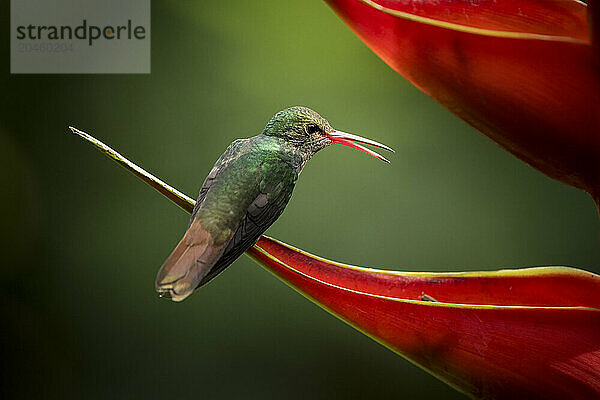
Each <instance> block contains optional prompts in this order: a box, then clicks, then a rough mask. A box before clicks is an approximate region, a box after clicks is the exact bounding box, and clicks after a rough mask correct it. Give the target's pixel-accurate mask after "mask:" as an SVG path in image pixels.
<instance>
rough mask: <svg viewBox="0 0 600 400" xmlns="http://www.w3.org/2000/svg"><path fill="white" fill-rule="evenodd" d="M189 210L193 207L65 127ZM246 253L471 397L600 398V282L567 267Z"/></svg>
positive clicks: (283, 249)
mask: <svg viewBox="0 0 600 400" xmlns="http://www.w3.org/2000/svg"><path fill="white" fill-rule="evenodd" d="M71 129H72V130H73V132H75V133H77V134H78V135H80V136H81V137H82V138H84V139H85V140H87V141H88V142H90V143H92V144H94V146H96V147H97V148H98V149H99V150H100V151H101V152H102V153H104V154H106V155H107V156H109V157H110V158H112V159H113V160H115V161H116V162H118V163H119V164H120V165H122V166H123V167H124V168H126V169H127V170H128V171H130V172H132V173H133V174H134V175H136V176H137V177H138V178H140V179H141V180H143V181H144V182H146V183H148V184H149V185H150V186H152V187H153V188H155V189H156V190H158V191H159V192H160V193H162V194H163V195H165V196H166V197H167V198H169V199H170V200H171V201H173V202H174V203H176V204H177V205H179V206H180V207H181V208H183V209H184V210H186V211H187V212H192V210H193V208H194V200H192V199H190V198H189V197H187V196H186V195H184V194H183V193H181V192H179V191H177V190H176V189H174V188H173V187H171V186H169V185H167V184H166V183H164V182H162V181H161V180H159V179H158V178H156V177H154V176H152V175H151V174H149V173H148V172H146V171H144V170H143V169H141V168H140V167H138V166H137V165H135V164H133V163H132V162H131V161H129V160H127V159H126V158H125V157H123V156H122V155H120V154H119V153H117V152H116V151H114V150H113V149H111V148H110V147H108V146H107V145H105V144H104V143H102V142H100V141H99V140H97V139H95V138H93V137H91V136H89V135H87V134H86V133H84V132H81V131H79V130H77V129H75V128H71ZM248 254H249V255H250V256H251V257H252V258H254V259H255V260H256V261H257V262H258V263H260V264H261V265H263V266H264V267H265V268H266V269H267V270H269V271H271V272H272V273H273V274H275V275H276V276H278V277H279V278H281V279H282V280H283V281H284V282H286V283H287V284H289V285H290V286H292V287H294V288H295V289H296V290H298V291H299V292H300V293H302V294H304V295H305V296H307V297H308V298H310V299H311V300H313V301H314V302H315V303H317V304H318V305H320V306H321V307H323V308H325V309H326V310H328V311H330V312H331V313H333V314H334V315H336V316H337V317H339V318H341V319H342V320H344V321H346V322H347V323H349V324H350V325H352V326H353V327H355V328H356V329H358V330H360V331H361V332H363V333H365V334H366V335H368V336H369V337H371V338H373V339H374V340H376V341H377V342H379V343H381V344H383V345H385V346H387V347H388V348H390V349H391V350H393V351H395V352H397V353H398V354H401V355H402V356H404V357H406V358H407V359H409V360H411V361H412V362H414V363H416V364H417V365H419V366H421V367H422V368H424V369H425V370H427V371H429V372H430V373H432V374H433V375H435V376H437V377H438V378H440V379H442V380H443V381H445V382H447V383H448V384H450V385H451V386H453V387H455V388H456V389H458V390H460V391H462V392H464V393H466V394H468V395H470V396H471V397H475V398H490V399H521V398H536V399H537V398H544V399H566V398H568V399H597V398H600V276H598V275H595V274H592V273H589V272H585V271H582V270H578V269H574V268H566V267H545V268H529V269H521V270H503V271H490V272H454V273H422V272H397V271H384V270H375V269H369V268H360V267H353V266H350V265H343V264H338V263H335V262H332V261H328V260H325V259H322V258H319V257H316V256H312V255H310V254H308V253H306V252H303V251H302V250H298V249H295V248H293V247H290V246H288V245H285V244H283V243H281V242H278V241H276V240H274V239H270V238H268V237H262V238H261V239H260V240H259V241H258V243H257V244H256V245H255V246H254V247H252V248H251V249H250V250H248Z"/></svg>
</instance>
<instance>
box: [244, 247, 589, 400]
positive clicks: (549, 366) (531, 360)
mask: <svg viewBox="0 0 600 400" xmlns="http://www.w3.org/2000/svg"><path fill="white" fill-rule="evenodd" d="M249 254H250V256H251V257H253V258H254V259H255V260H257V261H258V262H259V263H260V264H261V265H263V266H265V268H267V269H268V270H269V271H271V272H272V273H274V274H275V275H276V276H278V277H279V278H281V279H282V280H283V281H285V282H286V283H288V284H289V285H290V286H292V287H294V288H295V289H296V290H298V291H299V292H301V293H302V294H304V295H305V296H307V297H308V298H310V299H312V300H313V301H314V302H315V303H317V304H318V305H320V306H321V307H323V308H325V309H326V310H328V311H329V312H331V313H332V314H334V315H336V316H337V317H339V318H341V319H342V320H344V321H346V322H347V323H348V324H350V325H352V326H354V327H355V328H356V329H359V330H360V331H362V332H363V333H365V334H366V335H368V336H370V337H371V338H373V339H374V340H376V341H378V342H380V343H381V344H383V345H385V346H387V347H388V348H390V349H391V350H393V351H395V352H397V353H399V354H401V355H403V356H404V357H406V358H408V359H409V360H411V361H413V362H414V363H415V364H417V365H419V366H421V367H422V368H424V369H426V370H428V371H429V372H430V373H432V374H433V375H435V376H437V377H438V378H440V379H442V380H443V381H445V382H447V383H448V384H450V385H451V386H453V387H455V388H456V389H458V390H460V391H462V392H464V393H466V394H468V395H470V396H471V397H475V398H490V399H522V398H535V399H538V398H543V399H567V398H569V399H595V398H600V309H599V308H600V277H599V276H598V275H595V274H592V273H589V272H585V271H581V270H577V269H574V268H566V267H546V268H544V267H542V268H529V269H521V270H505V271H491V272H462V273H461V272H459V273H420V272H413V273H410V272H396V271H383V270H374V269H368V268H359V267H353V266H349V265H342V264H338V263H334V262H331V261H327V260H324V259H322V258H319V257H315V256H312V255H310V254H307V253H305V252H303V251H301V250H298V249H294V248H292V247H290V246H287V245H285V244H283V243H281V242H278V241H276V240H273V239H271V238H267V237H263V238H261V239H260V240H259V242H258V243H257V245H256V246H255V247H253V248H252V249H251V250H249Z"/></svg>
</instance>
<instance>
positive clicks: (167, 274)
mask: <svg viewBox="0 0 600 400" xmlns="http://www.w3.org/2000/svg"><path fill="white" fill-rule="evenodd" d="M336 143H337V144H343V145H346V146H350V147H353V148H355V149H359V150H362V151H364V152H366V153H368V154H370V155H372V156H374V157H377V158H379V159H380V160H383V161H385V162H389V161H388V160H386V159H385V158H384V157H383V156H381V155H379V154H377V153H376V152H374V151H372V150H369V149H367V148H365V147H363V146H361V145H360V144H358V143H363V144H369V145H372V146H376V147H379V148H382V149H386V150H389V151H393V150H392V149H391V148H389V147H388V146H385V145H383V144H381V143H377V142H375V141H373V140H370V139H365V138H362V137H360V136H356V135H352V134H349V133H345V132H341V131H338V130H335V129H333V128H332V127H331V125H330V124H329V122H327V120H326V119H325V118H323V117H321V116H320V115H319V114H317V113H316V112H315V111H313V110H311V109H309V108H306V107H290V108H287V109H285V110H283V111H280V112H278V113H277V114H275V115H274V116H273V118H271V120H270V121H269V122H268V123H267V126H266V127H265V129H264V130H263V131H262V133H261V134H259V135H256V136H254V137H251V138H248V139H238V140H236V141H234V142H233V143H231V145H229V147H228V148H227V150H225V152H224V153H223V155H221V157H220V158H219V159H218V160H217V162H216V163H215V165H214V167H213V168H212V170H211V171H210V173H209V174H208V176H207V177H206V179H205V180H204V184H203V185H202V188H201V189H200V194H199V195H198V200H197V201H196V206H195V207H194V210H193V212H192V217H191V219H190V222H189V225H188V228H187V231H186V232H185V234H184V235H183V238H182V239H181V241H180V242H179V244H178V245H177V246H176V247H175V249H174V250H173V252H172V253H171V255H170V256H169V257H168V258H167V260H166V261H165V262H164V264H163V265H162V267H161V268H160V270H159V271H158V274H157V277H156V290H157V291H158V292H159V293H160V294H161V296H162V297H168V298H170V299H172V300H174V301H181V300H183V299H185V298H186V297H188V296H189V295H190V294H191V293H192V292H193V291H194V290H195V289H197V288H199V287H200V286H202V285H204V284H206V283H207V282H209V281H210V280H211V279H213V278H214V277H215V276H217V275H218V274H219V273H220V272H221V271H223V270H224V269H225V268H227V267H228V266H229V265H230V264H231V263H232V262H233V261H235V260H236V259H237V258H238V257H239V256H240V255H242V253H244V252H245V251H246V250H247V249H248V248H249V247H250V246H252V245H253V244H254V243H256V241H257V240H258V239H259V238H260V236H261V235H262V234H263V232H264V231H266V230H267V228H268V227H269V226H271V225H272V224H273V223H274V222H275V220H277V218H279V216H280V215H281V213H282V212H283V210H284V208H285V206H286V205H287V203H288V201H289V200H290V197H291V196H292V190H293V189H294V185H295V184H296V181H297V180H298V176H299V175H300V172H301V171H302V168H303V167H304V165H305V164H306V162H307V161H308V160H310V158H311V157H312V156H313V155H314V154H315V153H316V152H317V151H319V150H321V149H323V148H325V147H327V146H329V145H331V144H336Z"/></svg>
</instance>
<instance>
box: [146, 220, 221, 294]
mask: <svg viewBox="0 0 600 400" xmlns="http://www.w3.org/2000/svg"><path fill="white" fill-rule="evenodd" d="M222 252H223V246H215V244H214V240H213V238H212V236H211V235H210V233H209V232H207V231H206V230H204V229H202V227H201V226H200V224H192V225H191V226H190V228H189V229H188V231H187V232H186V233H185V235H184V236H183V238H182V239H181V241H180V242H179V244H178V245H177V247H175V249H174V250H173V252H172V253H171V255H170V256H169V258H167V260H166V261H165V262H164V264H163V265H162V267H161V268H160V270H159V271H158V274H157V276H156V291H157V292H159V293H160V295H161V297H167V298H170V299H171V300H173V301H182V300H183V299H185V298H186V297H188V296H189V295H190V294H192V292H193V291H194V290H195V289H196V288H197V287H198V285H199V283H200V281H202V278H204V277H205V276H206V275H207V274H208V273H209V272H210V270H211V268H212V267H213V265H214V264H215V262H216V261H217V260H218V259H219V257H220V255H221V254H222Z"/></svg>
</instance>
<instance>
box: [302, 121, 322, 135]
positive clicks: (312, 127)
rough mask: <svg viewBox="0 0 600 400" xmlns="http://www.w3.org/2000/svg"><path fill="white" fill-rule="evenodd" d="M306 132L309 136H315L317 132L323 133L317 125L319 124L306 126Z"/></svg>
mask: <svg viewBox="0 0 600 400" xmlns="http://www.w3.org/2000/svg"><path fill="white" fill-rule="evenodd" d="M304 130H305V131H306V133H308V134H309V135H313V134H315V133H317V132H321V128H319V125H317V124H306V125H305V126H304Z"/></svg>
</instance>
